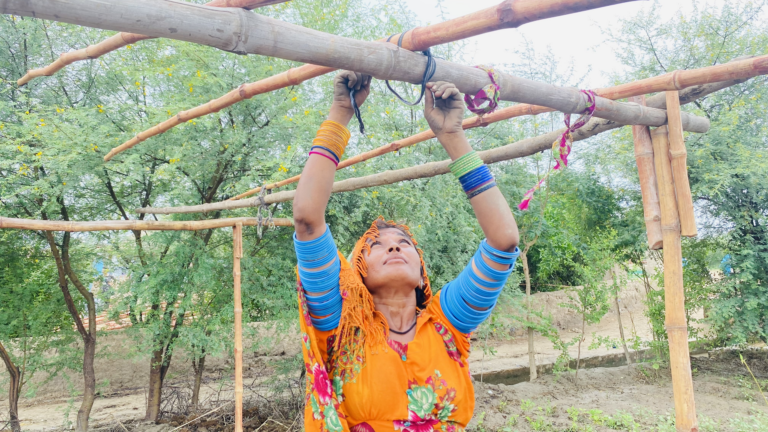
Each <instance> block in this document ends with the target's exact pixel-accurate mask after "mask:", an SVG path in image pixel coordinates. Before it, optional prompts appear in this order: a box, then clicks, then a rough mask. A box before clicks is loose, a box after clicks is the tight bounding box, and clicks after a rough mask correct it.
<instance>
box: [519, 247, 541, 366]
mask: <svg viewBox="0 0 768 432" xmlns="http://www.w3.org/2000/svg"><path fill="white" fill-rule="evenodd" d="M520 258H522V259H523V273H524V274H525V301H526V304H527V306H528V317H527V319H528V321H530V320H531V312H530V311H531V273H530V271H529V268H528V248H527V247H526V248H525V249H524V250H523V251H522V253H520ZM528 368H529V369H530V380H531V381H533V380H535V379H536V378H538V375H537V372H536V349H535V347H534V345H533V328H531V327H528Z"/></svg>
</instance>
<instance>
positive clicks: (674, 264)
mask: <svg viewBox="0 0 768 432" xmlns="http://www.w3.org/2000/svg"><path fill="white" fill-rule="evenodd" d="M249 1H250V0H215V1H214V2H212V3H211V4H209V6H200V5H194V4H189V3H180V2H170V1H166V2H157V1H156V0H133V1H131V2H124V1H121V0H67V2H62V1H61V0H0V13H6V14H7V13H12V14H16V15H22V16H34V17H36V18H43V19H53V20H56V21H63V22H70V23H74V24H79V25H88V26H92V27H98V28H105V29H110V30H118V31H126V32H140V33H146V34H147V35H149V36H143V35H139V34H137V33H127V34H125V35H123V34H121V35H117V36H115V37H113V38H110V40H108V41H105V42H104V44H105V45H104V46H102V48H103V49H106V48H109V47H113V48H115V47H119V46H120V44H122V43H126V41H127V40H134V41H137V40H141V38H150V37H168V38H173V39H177V40H183V41H187V42H193V43H198V44H203V45H208V46H212V47H215V48H218V49H222V50H225V51H231V52H235V53H238V54H261V55H269V56H275V57H280V58H284V59H287V60H292V61H299V62H305V63H314V64H316V65H317V66H313V65H305V66H303V67H301V68H297V69H292V70H289V71H287V72H285V73H284V74H279V75H277V76H275V77H271V78H268V79H266V80H262V81H259V82H257V83H252V84H247V85H245V86H241V87H240V88H239V89H237V90H234V91H232V92H230V93H228V94H227V95H225V96H224V97H222V98H219V99H216V100H214V101H212V102H209V103H208V104H206V105H204V106H201V107H198V108H195V109H192V110H190V111H186V112H183V113H180V114H178V115H177V116H175V117H174V118H172V119H169V120H168V121H166V122H164V123H161V125H165V126H164V127H166V126H167V127H168V129H169V128H170V127H173V126H174V125H176V124H179V123H180V122H182V121H187V120H189V119H190V118H191V117H185V116H191V115H198V114H200V115H204V114H207V113H211V112H216V111H218V110H220V109H222V108H224V107H226V106H230V105H231V104H233V103H236V102H238V101H240V100H243V99H244V98H246V96H247V97H252V96H253V95H255V94H259V93H263V92H266V91H270V90H275V89H277V88H281V87H285V86H286V85H290V84H297V83H299V82H301V81H302V80H305V79H309V78H311V77H313V76H312V75H314V76H318V75H317V74H320V73H321V72H322V73H327V72H330V71H331V70H333V69H336V68H343V69H351V70H355V71H358V72H362V73H367V74H371V75H374V76H375V77H377V78H383V79H390V80H399V81H405V82H411V83H416V82H419V81H420V79H421V76H422V71H423V70H424V67H425V63H426V59H425V58H424V57H423V56H421V55H419V54H416V53H413V52H411V51H408V50H407V49H406V48H411V49H414V50H416V49H424V48H426V47H428V46H432V45H435V44H439V43H445V42H447V41H450V40H458V39H463V38H466V37H469V36H473V35H475V34H480V33H484V32H487V31H493V30H496V29H499V28H507V27H514V25H512V24H510V23H514V22H517V21H516V20H521V21H525V22H529V21H532V20H536V19H542V18H546V17H549V16H556V15H558V14H560V15H562V14H565V13H571V12H575V11H576V10H571V9H568V8H569V7H573V6H574V5H580V7H585V8H589V7H587V6H588V5H593V6H592V7H600V6H595V5H607V4H616V3H623V2H626V1H633V0H545V1H538V2H537V1H535V0H507V1H504V2H503V3H502V4H500V5H498V6H496V7H493V8H488V9H486V10H483V11H479V12H477V13H475V14H471V15H468V16H466V17H462V18H461V19H459V20H454V21H449V22H446V23H441V24H438V25H436V26H431V27H426V28H422V29H417V30H414V31H409V32H407V33H406V34H405V35H403V36H404V37H403V41H404V48H398V47H396V46H393V45H392V44H386V43H377V42H361V41H355V40H353V39H348V38H342V37H338V36H334V35H329V34H325V33H322V32H318V31H314V30H310V29H306V28H303V27H300V26H296V25H292V24H288V23H285V22H282V21H279V20H275V19H271V18H267V17H263V16H258V15H255V14H248V13H245V12H244V11H243V9H229V8H226V7H225V8H219V9H216V8H213V7H210V6H238V5H239V6H242V4H244V3H247V2H249ZM270 1H271V2H273V3H276V2H280V0H266V2H270ZM521 5H522V6H521ZM525 7H530V10H527V13H526V10H525ZM520 8H522V9H520ZM537 13H539V15H537ZM526 20H527V21H526ZM518 25H519V24H518ZM494 26H498V27H494ZM126 38H127V39H126ZM110 44H111V45H110ZM100 45H101V44H100ZM89 48H90V49H91V50H90V52H89V51H88V49H89ZM89 48H86V49H85V50H84V54H75V53H69V54H71V55H70V56H69V57H65V56H62V57H61V58H60V60H61V67H64V66H65V64H64V63H65V62H66V61H69V60H72V61H75V60H77V59H76V57H77V56H78V55H80V56H81V57H83V56H85V57H84V58H89V56H93V55H97V54H98V55H102V54H103V53H104V52H107V51H104V52H102V51H99V49H102V48H99V49H96V48H94V47H89ZM81 51H83V50H81ZM84 58H81V59H84ZM70 63H71V61H70ZM54 64H55V62H54ZM51 66H53V65H51ZM51 66H49V67H51ZM57 67H58V66H57ZM59 69H60V68H59ZM302 69H303V71H302ZM766 73H768V56H761V57H755V58H752V59H749V60H741V61H737V62H731V63H728V64H723V65H718V66H712V67H708V68H703V69H699V70H692V71H676V72H672V73H670V74H666V75H662V76H660V77H655V78H650V79H647V80H641V81H638V82H634V83H628V84H624V85H621V86H616V87H611V88H604V89H598V90H597V91H596V92H597V94H598V96H599V97H598V98H597V100H596V111H595V117H597V118H595V119H593V120H591V121H590V122H589V123H588V124H587V125H586V126H585V127H583V128H581V129H579V130H578V131H576V132H575V133H574V141H579V140H582V139H586V138H588V137H590V136H594V135H596V134H598V133H601V132H604V131H606V130H610V129H615V128H618V127H620V126H621V125H623V124H633V125H639V126H646V127H644V128H638V129H637V130H636V133H635V138H636V145H637V148H639V149H641V150H642V151H641V152H639V153H638V154H637V162H638V169H639V170H640V171H644V174H641V175H643V176H645V178H646V179H649V178H650V177H653V176H654V175H655V179H656V184H655V187H656V190H657V193H658V207H659V212H658V213H660V228H661V236H662V243H663V248H664V281H665V292H666V297H665V303H666V304H665V306H666V330H667V332H668V335H669V341H670V363H671V369H672V381H673V390H674V400H675V413H676V427H677V429H678V431H687V432H692V431H695V430H697V427H698V425H697V420H696V412H695V402H694V397H693V386H692V376H691V369H690V357H689V350H688V340H687V339H688V328H687V324H686V319H685V310H684V301H685V299H684V292H683V274H682V251H681V234H682V235H695V220H694V219H693V216H694V214H693V205H692V199H691V197H690V185H689V184H688V178H687V172H686V160H685V159H686V154H685V144H684V141H683V133H682V132H683V130H689V131H694V132H706V131H707V130H708V128H709V122H708V120H707V119H704V118H701V117H696V116H692V115H689V114H686V113H683V112H681V111H680V104H683V103H687V102H689V101H691V100H693V99H696V98H697V97H701V96H702V95H704V94H707V93H708V92H712V91H716V90H719V89H721V88H724V87H727V86H728V85H732V84H735V83H736V82H738V81H737V80H743V79H745V78H750V77H753V76H756V75H761V74H766ZM433 79H434V80H446V81H450V82H453V83H455V84H456V85H457V87H458V89H459V90H460V91H461V92H463V93H474V92H476V91H478V90H479V89H480V88H482V87H483V86H485V85H486V84H488V83H489V79H488V76H487V75H486V73H485V72H483V71H479V70H477V69H473V68H469V67H466V66H461V65H457V64H454V63H451V62H447V61H442V60H438V61H437V72H436V73H435V76H434V77H433ZM498 81H499V84H500V85H501V88H502V91H501V99H502V100H507V101H515V102H521V103H523V104H524V105H519V106H516V107H511V108H510V110H509V111H504V110H502V111H504V112H503V113H502V114H500V115H498V116H497V117H495V118H494V117H492V116H485V117H475V118H472V119H467V120H465V128H470V127H477V126H485V125H487V124H489V123H491V122H493V121H499V120H501V119H502V118H501V117H503V116H509V117H507V118H511V117H514V116H517V115H526V114H538V113H543V112H548V111H555V110H557V111H562V112H565V113H580V112H583V111H584V110H585V108H586V105H587V99H586V98H585V97H584V95H583V94H581V93H580V92H579V91H577V90H576V89H572V88H561V87H556V86H551V85H547V84H543V83H538V82H535V81H531V80H525V79H521V78H518V77H514V76H511V75H508V74H500V79H499V80H498ZM710 83H711V84H710ZM702 84H707V85H702ZM246 86H248V87H246ZM690 86H699V87H698V88H691V89H687V90H685V91H683V92H681V93H680V94H678V91H680V90H681V89H686V88H687V87H690ZM659 91H665V92H667V93H665V94H661V95H657V96H654V97H652V98H649V99H648V101H647V107H645V106H643V105H642V104H641V103H629V104H625V103H619V102H614V101H613V100H614V99H622V98H625V97H629V96H639V95H642V94H647V93H652V92H659ZM248 95H250V96H248ZM662 99H663V100H662ZM638 101H639V102H641V101H642V100H641V99H639V100H638ZM527 104H530V105H527ZM665 107H669V109H668V111H662V110H660V109H658V108H665ZM182 114H184V116H182ZM598 118H602V120H600V119H598ZM494 119H496V120H494ZM174 122H175V123H174ZM666 124H669V127H667V126H664V125H666ZM161 125H159V126H161ZM159 126H156V128H157V127H159ZM647 126H660V127H658V128H657V129H655V130H654V131H653V132H652V133H651V134H650V137H651V143H652V153H648V152H647V147H648V146H647V144H648V142H647V133H648V128H647ZM153 129H154V128H153ZM157 130H158V131H160V129H157ZM166 130H167V129H166ZM150 131H151V130H150ZM561 132H562V130H561V131H555V132H552V133H549V134H545V135H541V136H539V137H534V138H530V139H527V140H522V141H520V142H517V143H514V145H507V146H503V147H500V148H496V149H492V150H487V151H484V152H481V153H480V156H481V158H482V159H483V160H484V161H485V162H486V163H488V164H491V163H496V162H500V161H503V160H510V159H514V158H518V157H523V156H528V155H531V154H534V153H536V152H540V151H544V150H547V149H549V148H550V145H551V143H552V141H553V140H554V139H555V138H556V137H558V136H559V135H560V133H561ZM429 135H430V133H421V134H419V135H416V136H414V137H410V138H408V139H406V140H401V141H400V142H396V143H391V144H389V145H387V146H384V147H381V148H379V149H375V150H373V151H372V152H367V153H364V154H362V155H358V157H356V158H352V159H350V160H349V161H348V163H347V164H346V165H344V166H349V165H352V164H354V163H357V162H359V161H362V160H366V159H369V158H370V157H374V156H378V155H380V154H384V153H387V152H389V151H392V150H394V149H397V148H402V147H404V146H406V145H413V144H415V143H416V142H420V140H426V139H429V138H431V136H429ZM148 136H151V135H144V136H143V137H144V139H146V137H148ZM135 140H136V142H135V143H134V144H133V145H135V144H136V143H138V142H141V141H142V135H141V134H139V135H138V136H137V137H136V138H135ZM670 141H671V143H670ZM129 143H131V141H129V142H128V143H125V144H123V146H125V145H126V144H129ZM131 146H132V145H131ZM131 146H128V147H126V148H130V147H131ZM121 147H122V146H121ZM395 147H397V148H395ZM670 149H671V150H670ZM115 150H116V149H113V151H111V152H110V154H109V155H107V157H105V160H109V159H110V158H111V157H112V156H114V154H116V153H115ZM651 154H652V157H653V167H652V168H653V173H652V172H651V170H650V169H649V167H648V165H649V160H648V159H649V158H650V157H651ZM641 159H642V160H641ZM449 162H450V161H439V162H432V163H428V164H424V165H421V166H416V167H411V168H407V169H402V170H395V171H387V172H382V173H378V174H374V175H371V176H366V177H361V178H351V179H347V180H343V181H340V182H336V183H334V186H333V191H334V192H343V191H350V190H356V189H360V188H366V187H373V186H380V185H384V184H392V183H395V182H399V181H404V180H412V179H418V178H426V177H432V176H435V175H440V174H445V173H448V172H449V169H448V164H449ZM641 162H642V163H641ZM641 165H642V169H641ZM288 180H291V179H288ZM286 181H287V180H284V181H283V182H286ZM648 182H650V180H648ZM648 182H646V183H648ZM652 183H653V182H650V183H649V184H652ZM284 184H287V183H284ZM649 188H650V186H648V187H647V188H646V189H648V190H650V189H649ZM646 192H647V191H644V192H643V196H644V207H645V206H646V201H648V203H649V204H648V205H649V206H650V207H652V204H653V196H652V193H650V192H649V194H646ZM294 194H295V191H284V192H279V193H276V194H272V195H269V196H267V197H262V198H254V199H248V200H241V201H226V202H223V203H212V204H206V205H203V206H188V207H178V208H166V209H154V208H146V209H139V211H140V212H142V213H150V212H151V213H189V212H197V211H212V210H221V209H234V208H243V207H251V206H255V205H261V204H269V203H275V202H281V201H287V200H290V199H292V198H293V196H294ZM646 195H648V200H646ZM689 203H690V204H689ZM648 210H650V211H653V210H654V209H653V208H650V209H646V211H648ZM222 221H223V222H222ZM261 221H262V220H261V219H258V220H257V219H256V218H232V219H224V220H221V219H217V220H212V221H190V222H186V221H179V222H176V221H169V222H166V221H163V222H152V221H102V222H68V221H64V222H62V221H28V220H22V219H12V218H1V217H0V228H20V229H36V230H57V231H58V230H64V231H100V230H113V229H115V230H119V229H130V230H152V229H155V230H196V229H207V228H220V227H225V226H234V228H233V259H234V265H233V278H234V297H235V301H234V312H235V323H234V327H235V349H234V351H235V353H234V354H235V369H236V374H235V383H236V385H235V400H236V404H235V405H236V408H235V419H236V420H235V423H236V426H235V430H236V431H237V432H240V431H242V399H243V389H242V366H243V358H242V354H243V352H242V348H243V347H242V293H241V269H240V265H241V258H242V256H243V253H242V252H243V245H242V227H243V226H246V225H256V224H258V223H260V222H261ZM275 222H276V225H278V224H280V225H282V226H290V225H292V222H291V221H290V220H289V219H284V220H276V221H275ZM233 223H234V225H233ZM283 224H284V225H283ZM681 225H682V228H681ZM650 235H651V232H650V229H649V244H650V245H651V246H652V247H653V245H654V244H655V243H654V242H653V241H652V239H651V237H650ZM617 307H618V305H617Z"/></svg>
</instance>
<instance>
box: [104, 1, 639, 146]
mask: <svg viewBox="0 0 768 432" xmlns="http://www.w3.org/2000/svg"><path fill="white" fill-rule="evenodd" d="M628 1H637V0H566V1H563V0H516V1H513V0H505V1H503V2H502V3H500V4H499V5H496V6H492V7H489V8H486V9H483V10H481V11H478V12H475V13H472V14H469V15H465V16H462V17H459V18H455V19H452V20H449V21H445V22H442V23H438V24H433V25H429V26H426V27H416V28H414V29H412V30H409V31H407V32H406V33H405V36H404V37H403V42H402V47H403V48H405V49H407V50H410V51H423V50H426V49H428V48H431V47H433V46H435V45H440V44H444V43H449V42H454V41H458V40H462V39H465V38H468V37H472V36H477V35H480V34H484V33H488V32H492V31H496V30H500V29H507V28H516V27H519V26H521V25H523V24H527V23H530V22H533V21H537V20H541V19H546V18H552V17H555V16H560V15H566V14H570V13H574V12H580V11H586V10H590V9H596V8H600V7H605V6H610V5H613V4H619V3H626V2H628ZM400 35H401V34H400V33H398V34H396V35H393V36H391V37H387V38H384V39H379V41H386V40H387V39H389V40H390V41H391V42H392V43H396V41H398V40H399V39H400ZM335 70H336V69H335V68H333V67H324V66H317V65H312V64H306V65H303V66H300V67H297V68H292V69H289V70H287V71H285V72H282V73H279V74H277V75H274V76H271V77H269V78H265V79H262V80H260V81H256V82H253V83H248V84H243V85H241V86H240V87H238V88H237V89H235V90H232V91H230V92H229V93H227V94H225V95H224V96H221V97H219V98H217V99H213V100H211V101H208V102H206V103H204V104H202V105H199V106H197V107H195V108H192V109H190V110H187V111H181V112H179V113H178V114H176V115H175V116H173V117H171V118H169V119H168V120H166V121H164V122H161V123H159V124H157V125H155V126H153V127H151V128H149V129H147V130H145V131H143V132H140V133H139V134H137V135H136V136H134V137H133V138H131V139H130V140H128V141H126V142H124V143H123V144H121V145H120V146H118V147H115V148H114V149H112V150H111V151H110V152H109V153H108V154H107V155H106V156H105V157H104V160H105V161H109V160H110V159H112V158H113V157H114V156H115V155H117V154H119V153H122V152H123V151H125V150H128V149H130V148H132V147H134V146H135V145H137V144H139V143H141V142H143V141H146V140H147V139H149V138H151V137H154V136H157V135H160V134H162V133H165V132H167V131H169V130H170V129H172V128H174V127H176V126H178V125H180V124H183V123H186V122H188V121H190V120H192V119H196V118H199V117H202V116H205V115H208V114H212V113H216V112H219V111H220V110H222V109H224V108H227V107H230V106H232V105H234V104H236V103H239V102H242V101H244V100H247V99H250V98H252V97H254V96H256V95H259V94H263V93H268V92H271V91H274V90H278V89H281V88H285V87H289V86H295V85H299V84H301V83H303V82H304V81H307V80H309V79H312V78H316V77H318V76H322V75H326V74H329V73H331V72H334V71H335Z"/></svg>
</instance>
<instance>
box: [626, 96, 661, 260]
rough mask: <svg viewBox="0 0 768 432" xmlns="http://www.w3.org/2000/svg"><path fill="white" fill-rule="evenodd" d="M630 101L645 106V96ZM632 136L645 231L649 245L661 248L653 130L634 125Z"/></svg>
mask: <svg viewBox="0 0 768 432" xmlns="http://www.w3.org/2000/svg"><path fill="white" fill-rule="evenodd" d="M629 101H630V102H634V103H636V104H640V105H643V106H645V96H633V97H631V98H629ZM632 136H633V138H634V141H635V161H636V162H637V174H638V176H639V178H640V193H641V194H642V196H643V215H644V216H645V231H646V232H647V234H648V247H649V248H651V250H657V249H661V247H662V234H661V209H660V207H659V193H658V187H657V186H656V169H655V167H654V161H653V144H652V143H651V131H650V129H649V128H648V126H639V125H635V126H632Z"/></svg>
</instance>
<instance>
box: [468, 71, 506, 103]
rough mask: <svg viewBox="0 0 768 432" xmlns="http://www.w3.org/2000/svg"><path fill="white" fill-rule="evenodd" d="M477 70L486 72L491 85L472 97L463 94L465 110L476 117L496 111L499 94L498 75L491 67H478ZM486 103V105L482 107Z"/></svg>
mask: <svg viewBox="0 0 768 432" xmlns="http://www.w3.org/2000/svg"><path fill="white" fill-rule="evenodd" d="M475 67H476V68H477V69H481V70H484V71H486V72H488V77H489V78H490V79H491V83H490V84H488V85H487V86H485V87H483V88H482V89H480V91H479V92H477V94H475V96H474V97H472V96H470V95H468V94H465V95H464V103H466V104H467V109H468V110H470V111H472V112H473V113H475V114H477V115H483V114H488V113H492V112H494V111H496V108H498V107H499V95H500V93H501V87H500V86H499V84H498V81H500V80H499V75H498V73H496V70H495V69H494V68H493V67H488V66H483V65H478V66H475ZM486 102H488V105H486V106H483V104H484V103H486Z"/></svg>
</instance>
